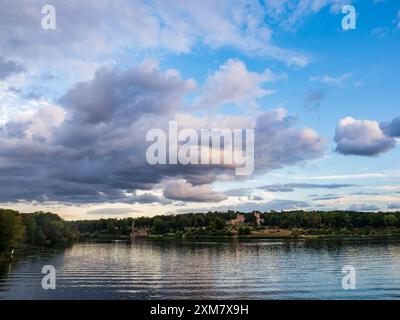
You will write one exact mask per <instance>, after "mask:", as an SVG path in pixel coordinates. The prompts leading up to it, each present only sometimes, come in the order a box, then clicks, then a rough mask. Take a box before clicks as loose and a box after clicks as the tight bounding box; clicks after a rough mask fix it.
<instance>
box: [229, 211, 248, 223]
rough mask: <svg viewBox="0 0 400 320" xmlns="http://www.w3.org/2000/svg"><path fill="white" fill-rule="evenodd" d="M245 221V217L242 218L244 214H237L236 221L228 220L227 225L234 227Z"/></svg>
mask: <svg viewBox="0 0 400 320" xmlns="http://www.w3.org/2000/svg"><path fill="white" fill-rule="evenodd" d="M245 220H246V217H245V216H244V214H240V213H238V214H236V219H232V220H229V221H228V222H227V223H228V224H230V225H232V226H234V225H237V224H238V223H244V222H245Z"/></svg>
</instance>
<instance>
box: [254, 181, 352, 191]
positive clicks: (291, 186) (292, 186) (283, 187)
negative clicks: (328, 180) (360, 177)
mask: <svg viewBox="0 0 400 320" xmlns="http://www.w3.org/2000/svg"><path fill="white" fill-rule="evenodd" d="M353 186H354V185H352V184H337V183H333V184H313V183H287V184H272V185H266V186H262V187H260V188H261V189H264V190H265V191H269V192H293V191H295V190H296V189H340V188H347V187H353Z"/></svg>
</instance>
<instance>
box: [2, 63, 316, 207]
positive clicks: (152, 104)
mask: <svg viewBox="0 0 400 320" xmlns="http://www.w3.org/2000/svg"><path fill="white" fill-rule="evenodd" d="M193 87H194V82H193V81H192V80H184V79H182V78H181V76H180V75H179V74H178V72H176V71H174V70H168V71H166V72H162V71H161V70H160V69H159V68H158V66H157V65H156V64H155V63H154V62H153V61H151V60H148V61H145V62H144V63H143V64H141V65H138V66H135V67H132V68H129V69H126V70H125V69H119V68H117V67H112V68H100V69H99V70H98V71H97V72H96V74H95V76H94V78H93V79H92V80H90V81H86V82H80V83H77V84H76V85H74V86H73V87H72V88H71V89H70V90H68V91H67V92H66V93H65V94H64V95H62V96H61V97H60V99H59V104H60V107H48V108H43V109H40V110H39V111H38V112H37V113H35V114H34V115H32V117H31V118H30V119H25V120H23V121H22V120H12V121H9V122H8V123H6V124H5V125H2V126H0V144H1V146H2V147H1V149H0V161H1V166H0V183H1V185H3V186H7V187H6V188H3V189H4V190H3V191H2V192H1V193H0V201H3V202H5V201H16V200H26V201H33V200H36V201H59V202H64V203H103V202H120V203H135V202H140V203H151V202H160V200H159V199H158V200H157V199H153V198H152V196H151V195H147V196H136V194H135V191H136V190H151V189H153V188H154V187H156V186H160V184H162V183H163V181H164V180H168V179H171V178H172V179H175V181H178V180H183V181H185V182H187V183H188V185H191V186H192V187H191V189H194V190H200V189H196V187H197V186H199V187H203V188H204V186H207V185H209V184H211V183H212V182H214V181H216V180H217V179H218V177H219V176H220V175H221V174H223V175H225V176H227V177H230V178H232V179H234V178H235V175H234V168H232V167H227V166H204V165H197V166H195V165H194V166H184V165H160V166H150V165H148V164H147V162H146V158H145V154H146V149H147V147H148V145H149V144H146V143H145V137H146V133H147V132H148V130H149V129H153V128H160V129H164V130H165V132H167V131H168V130H167V126H168V121H169V120H173V119H175V117H176V114H177V112H179V110H182V109H183V105H182V104H183V103H182V100H183V98H184V97H185V95H186V93H188V92H189V91H190V90H192V89H193ZM294 125H295V119H294V118H293V117H291V116H289V115H287V114H286V111H285V110H283V109H279V110H275V111H272V112H267V113H264V114H262V115H261V116H260V117H259V118H258V119H257V121H256V125H255V133H256V141H255V172H256V173H255V174H257V173H262V172H266V171H269V170H273V169H279V168H282V167H284V166H287V165H295V164H298V163H302V162H304V161H307V160H309V159H315V158H318V157H320V156H321V155H322V153H323V150H324V142H323V140H322V138H321V137H320V136H319V135H318V134H317V133H316V132H314V131H313V130H311V129H297V128H295V126H294ZM201 190H202V191H205V190H206V189H201ZM184 191H185V190H184ZM189 191H190V190H186V191H185V192H182V193H181V194H180V195H179V194H178V195H177V194H174V193H173V192H172V191H171V189H170V190H167V191H165V194H164V195H166V196H167V198H169V199H170V200H180V201H222V200H224V199H225V198H226V195H223V194H218V193H215V192H213V191H209V190H208V191H207V192H205V194H206V196H204V193H203V192H199V193H198V194H196V193H193V192H192V193H191V194H190V193H189ZM153 200H154V201H153ZM166 201H169V200H166ZM161 203H164V202H161Z"/></svg>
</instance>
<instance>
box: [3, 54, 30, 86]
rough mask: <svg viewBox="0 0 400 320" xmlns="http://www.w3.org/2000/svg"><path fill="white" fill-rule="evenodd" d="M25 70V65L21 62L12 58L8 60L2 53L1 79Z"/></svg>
mask: <svg viewBox="0 0 400 320" xmlns="http://www.w3.org/2000/svg"><path fill="white" fill-rule="evenodd" d="M24 71H25V67H24V66H23V65H21V64H20V63H18V62H16V61H12V60H6V59H5V58H4V57H2V56H1V55H0V80H4V79H5V78H8V77H9V76H11V75H13V74H18V73H21V72H24Z"/></svg>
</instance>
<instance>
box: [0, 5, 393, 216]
mask: <svg viewBox="0 0 400 320" xmlns="http://www.w3.org/2000/svg"><path fill="white" fill-rule="evenodd" d="M45 4H47V3H45V2H43V1H26V2H22V1H21V2H20V3H18V2H17V3H15V2H14V1H7V0H0V6H1V8H2V10H1V13H0V21H1V22H0V119H1V120H0V126H1V130H0V140H1V143H2V147H0V170H1V172H0V182H1V183H2V185H3V186H8V187H3V188H2V190H3V191H0V204H1V206H2V207H9V208H17V209H19V210H21V211H32V210H49V211H54V212H57V213H60V214H61V215H63V216H64V217H65V218H67V219H91V218H99V217H105V216H114V217H124V216H141V215H154V214H170V213H180V212H190V211H202V210H228V209H233V210H235V209H238V210H249V211H250V210H253V209H257V210H272V209H273V210H290V209H308V210H313V209H320V210H332V209H353V210H361V211H376V210H398V209H399V208H400V184H399V181H400V165H399V161H398V160H399V159H400V149H399V147H398V142H399V138H400V134H399V132H400V129H399V124H400V120H399V121H397V120H396V119H397V118H398V117H399V116H400V112H399V101H400V91H399V83H400V81H399V71H400V62H399V59H398V56H399V52H400V41H399V40H400V4H399V3H398V1H395V0H386V1H385V0H380V1H379V0H358V1H350V0H349V1H343V0H318V1H308V0H282V1H277V0H265V1H250V0H243V1H239V0H238V1H214V0H208V1H204V2H201V3H200V2H197V1H175V2H173V3H167V2H164V1H145V2H143V1H140V0H137V1H136V0H135V1H121V2H120V5H119V7H115V6H111V3H110V1H107V0H101V1H99V2H96V3H95V2H94V1H93V2H91V1H89V2H88V3H86V4H80V3H79V2H78V1H70V2H68V4H66V3H65V2H64V3H63V2H62V1H54V7H55V9H56V17H57V27H56V29H55V30H44V29H42V28H41V19H42V18H43V14H42V13H41V8H42V6H43V5H45ZM345 4H351V5H353V6H354V7H355V9H356V13H357V25H356V29H355V30H343V29H342V18H343V17H344V14H342V13H341V8H342V6H343V5H345ZM171 70H173V71H171ZM221 97H222V98H221ZM143 101H144V102H143ZM199 101H200V102H199ZM196 104H197V107H195V106H196ZM198 105H200V107H199V106H198ZM277 110H278V111H277ZM130 117H131V118H130ZM175 119H177V120H178V122H179V121H180V123H181V124H182V125H183V126H186V127H191V128H194V129H198V128H199V126H202V127H204V126H206V127H208V126H209V127H210V128H214V127H215V126H228V127H232V128H234V127H235V126H242V127H243V128H246V127H248V126H251V127H254V128H255V132H256V140H257V132H258V133H259V135H258V136H259V137H265V138H263V141H258V142H257V141H256V146H255V147H256V158H257V160H256V171H255V173H254V174H253V175H252V176H250V177H247V178H246V179H238V178H237V177H235V176H234V175H233V174H232V173H231V172H229V171H227V170H223V169H220V170H216V171H215V170H212V168H205V167H202V168H187V167H180V166H177V167H172V168H171V167H169V168H167V169H165V170H164V169H162V168H156V167H152V168H149V167H148V166H147V165H146V164H145V163H144V162H143V156H144V153H145V150H146V141H145V139H144V133H145V132H146V130H150V129H152V128H157V127H165V125H166V124H167V122H168V120H175ZM392 120H393V122H392ZM266 122H267V123H269V124H270V126H271V127H269V128H267V127H266V125H265V126H264V125H263V124H265V123H266ZM221 128H222V127H221ZM271 128H272V129H271ZM266 130H267V131H266ZM269 130H271V131H269ZM266 132H270V133H266ZM264 135H265V136H264ZM267 138H270V140H268V139H267ZM265 139H266V140H267V141H264V140H265ZM261 155H262V156H261Z"/></svg>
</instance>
